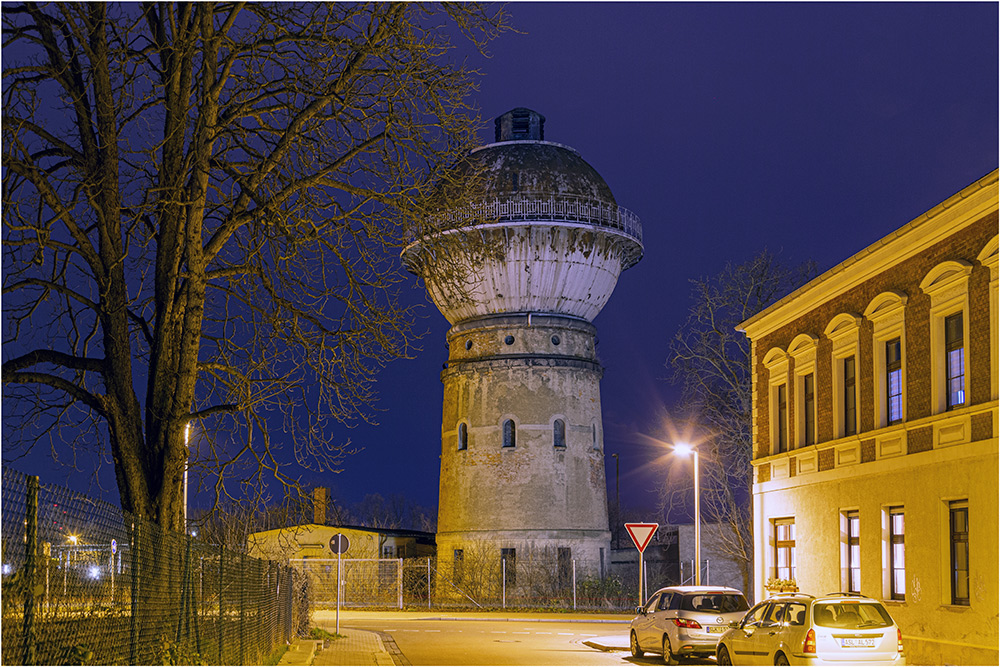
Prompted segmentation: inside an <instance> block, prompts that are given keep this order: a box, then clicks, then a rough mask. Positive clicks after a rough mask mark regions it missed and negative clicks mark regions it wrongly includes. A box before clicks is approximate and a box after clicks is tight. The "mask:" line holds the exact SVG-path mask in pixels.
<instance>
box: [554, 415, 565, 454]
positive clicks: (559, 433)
mask: <svg viewBox="0 0 1000 667" xmlns="http://www.w3.org/2000/svg"><path fill="white" fill-rule="evenodd" d="M552 444H553V446H555V447H557V448H560V449H565V448H566V422H564V421H563V420H561V419H557V420H555V422H553V424H552Z"/></svg>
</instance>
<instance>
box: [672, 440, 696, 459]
mask: <svg viewBox="0 0 1000 667" xmlns="http://www.w3.org/2000/svg"><path fill="white" fill-rule="evenodd" d="M693 452H694V447H692V446H691V445H689V444H688V443H686V442H678V443H677V444H676V445H674V453H675V454H680V455H681V456H691V454H692V453H693Z"/></svg>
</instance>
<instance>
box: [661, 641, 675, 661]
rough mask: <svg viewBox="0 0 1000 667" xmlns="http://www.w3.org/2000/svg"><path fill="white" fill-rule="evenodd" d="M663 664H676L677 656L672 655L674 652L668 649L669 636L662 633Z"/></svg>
mask: <svg viewBox="0 0 1000 667" xmlns="http://www.w3.org/2000/svg"><path fill="white" fill-rule="evenodd" d="M663 664H665V665H676V664H677V658H676V657H674V652H673V651H671V650H670V637H668V636H667V635H663Z"/></svg>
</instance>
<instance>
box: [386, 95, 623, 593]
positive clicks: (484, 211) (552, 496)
mask: <svg viewBox="0 0 1000 667" xmlns="http://www.w3.org/2000/svg"><path fill="white" fill-rule="evenodd" d="M495 124H496V131H495V142H494V143H491V144H488V145H486V146H483V147H481V148H477V149H475V150H473V151H472V152H471V153H470V155H469V156H468V158H467V160H466V161H465V162H464V163H463V164H462V165H460V166H459V167H456V169H459V170H465V172H467V173H469V174H470V175H471V174H475V178H477V179H478V180H480V181H481V183H480V184H479V186H478V187H480V192H481V193H482V197H481V200H479V201H473V202H464V203H461V204H458V205H456V206H454V207H452V210H449V211H447V212H445V213H443V214H442V217H443V221H442V224H440V225H438V226H437V227H436V229H440V230H442V231H440V232H431V233H430V234H428V235H427V236H425V237H423V238H422V239H419V240H417V241H416V242H414V243H412V244H411V245H410V246H409V247H407V248H406V249H405V251H404V252H403V259H404V262H405V263H406V265H407V267H408V268H409V269H410V270H411V271H412V272H413V273H416V274H417V275H419V276H421V277H422V278H423V279H424V283H425V285H426V288H427V290H428V292H429V294H430V296H431V298H432V299H433V301H434V303H435V305H437V307H438V309H439V310H440V311H441V313H442V314H443V315H444V316H445V318H447V320H448V322H450V323H451V325H452V326H451V329H450V330H449V331H448V335H447V336H448V350H449V353H448V363H447V364H446V366H445V369H444V370H443V371H442V373H441V381H442V383H443V384H444V410H443V416H442V424H441V487H440V498H439V504H440V507H439V511H438V533H437V548H438V559H439V570H441V571H445V572H447V571H448V569H449V567H451V568H453V573H454V577H453V578H454V579H459V580H460V579H461V578H462V569H463V568H469V567H478V566H479V564H478V563H474V562H472V556H473V554H475V555H476V556H477V557H478V558H481V557H482V554H483V553H484V551H485V552H488V553H492V554H495V556H492V558H495V560H494V563H496V562H499V560H500V558H501V557H503V558H504V559H505V561H506V563H507V567H508V570H509V571H511V572H516V569H515V568H514V567H512V562H511V561H513V562H514V563H524V562H525V561H526V560H540V559H552V560H555V559H558V561H559V563H560V564H561V565H563V566H566V567H568V565H569V563H570V561H571V560H576V561H577V569H578V572H579V570H580V568H585V569H586V570H587V571H588V572H589V573H591V574H594V575H598V574H603V573H604V572H605V571H606V568H607V563H608V548H609V545H610V532H609V531H608V511H607V498H606V493H607V491H606V487H605V475H604V431H603V428H602V423H601V393H600V380H601V376H602V375H603V368H602V367H601V363H600V360H599V359H598V356H597V350H596V344H597V338H596V333H597V331H596V329H595V327H594V325H593V324H591V322H592V321H593V319H594V318H595V317H596V316H597V314H598V313H599V312H600V311H601V308H602V307H603V306H604V304H605V303H607V301H608V298H609V297H610V296H611V292H612V291H613V290H614V288H615V284H616V283H617V281H618V276H619V274H620V273H621V272H622V271H623V270H625V269H627V268H629V267H630V266H632V265H634V264H635V263H636V262H638V261H639V259H641V257H642V231H641V227H640V225H639V220H638V219H637V218H636V216H635V215H633V214H632V213H630V212H629V211H627V210H625V209H623V208H621V207H619V206H618V204H617V202H616V201H615V198H614V195H613V194H612V193H611V189H610V188H609V187H608V185H607V183H605V182H604V179H602V178H601V176H600V175H599V174H598V173H597V172H596V171H595V170H594V169H593V167H591V166H590V165H589V164H587V162H585V161H584V159H583V158H582V157H580V154H579V153H578V152H577V151H575V150H574V149H572V148H570V147H569V146H564V145H562V144H558V143H553V142H551V141H545V134H544V129H545V128H544V125H545V118H544V117H543V116H541V115H540V114H538V113H536V112H535V111H532V110H530V109H524V108H517V109H513V110H511V111H509V112H507V113H505V114H503V115H502V116H500V117H499V118H497V119H496V121H495ZM470 177H471V176H470ZM470 213H473V214H474V215H475V219H476V220H477V221H478V222H476V223H475V224H474V229H473V230H472V231H473V232H474V233H473V234H471V235H469V236H470V237H471V238H476V239H479V240H481V241H482V242H483V246H482V247H479V248H473V247H465V248H463V247H462V246H453V248H452V250H450V251H449V257H448V260H447V261H446V262H445V260H443V259H440V260H435V259H434V258H435V257H440V255H441V254H442V253H441V251H440V247H441V246H440V244H439V243H438V242H439V241H441V240H442V239H441V238H439V235H443V234H449V233H453V232H449V231H447V229H448V228H450V227H452V226H453V225H449V224H447V220H448V219H452V220H454V219H458V218H461V217H462V216H463V215H466V216H468V214H470ZM468 231H469V230H467V232H468ZM484 247H485V250H483V248H484ZM445 264H447V270H445V268H444V266H445ZM456 266H457V267H458V270H457V275H456Z"/></svg>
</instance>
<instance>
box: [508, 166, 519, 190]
mask: <svg viewBox="0 0 1000 667" xmlns="http://www.w3.org/2000/svg"><path fill="white" fill-rule="evenodd" d="M517 181H518V178H517V172H516V171H512V172H510V189H511V190H513V191H514V192H517V185H518V183H517Z"/></svg>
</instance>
